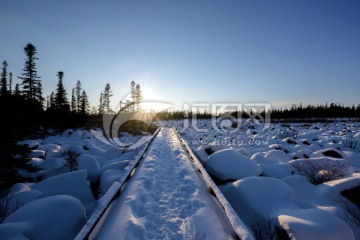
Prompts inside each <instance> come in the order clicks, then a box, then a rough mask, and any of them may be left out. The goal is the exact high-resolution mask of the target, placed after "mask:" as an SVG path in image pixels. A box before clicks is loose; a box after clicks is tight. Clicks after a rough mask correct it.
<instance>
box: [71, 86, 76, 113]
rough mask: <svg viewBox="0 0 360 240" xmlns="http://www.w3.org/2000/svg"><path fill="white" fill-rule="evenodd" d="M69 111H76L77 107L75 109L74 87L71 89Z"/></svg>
mask: <svg viewBox="0 0 360 240" xmlns="http://www.w3.org/2000/svg"><path fill="white" fill-rule="evenodd" d="M71 111H72V112H77V109H76V98H75V89H74V88H73V89H72V90H71Z"/></svg>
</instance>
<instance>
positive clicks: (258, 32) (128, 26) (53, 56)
mask: <svg viewBox="0 0 360 240" xmlns="http://www.w3.org/2000/svg"><path fill="white" fill-rule="evenodd" d="M359 13H360V1H357V0H321V1H320V0H302V1H300V0H299V1H295V0H291V1H290V0H275V1H268V0H262V1H260V0H251V1H250V0H225V1H219V0H216V1H214V0H206V1H205V0H197V1H194V0H181V1H180V0H152V1H151V0H131V1H130V0H128V1H119V0H118V1H115V0H103V1H100V0H91V1H90V0H88V1H86V0H77V1H73V0H65V1H48V0H36V1H28V0H2V1H1V3H0V32H1V37H0V61H1V62H2V61H4V60H7V61H8V64H9V70H10V71H11V72H13V74H14V76H19V75H20V74H21V69H22V67H23V65H24V60H25V55H24V53H23V47H24V46H25V45H26V44H27V43H29V42H31V43H32V44H34V45H35V46H36V47H37V49H38V57H39V61H38V63H37V67H38V72H39V75H40V76H41V77H42V82H43V86H44V92H45V94H49V93H50V92H51V91H52V90H55V88H56V83H57V77H56V74H57V72H58V71H64V73H65V78H64V84H65V86H66V87H67V89H68V93H70V92H71V88H72V87H74V86H75V83H76V81H77V80H80V81H81V82H82V86H83V88H85V90H86V91H87V92H88V95H90V96H91V102H92V104H93V105H97V104H98V98H99V95H100V92H101V90H102V89H103V88H104V86H105V84H106V83H107V82H109V83H110V85H111V87H112V90H113V92H114V96H113V97H112V101H113V103H115V102H118V101H119V100H121V98H123V97H124V96H126V94H127V93H128V92H129V85H130V82H131V81H136V82H137V83H139V84H140V85H141V86H142V89H143V92H144V96H145V100H148V101H165V102H168V103H173V104H175V105H181V104H182V103H211V102H235V101H238V102H242V103H249V102H271V103H273V104H275V105H283V104H290V103H300V102H301V103H303V104H308V103H311V104H317V103H325V102H337V103H343V104H345V105H352V104H355V105H357V104H359V103H360V94H359V89H360V14H359Z"/></svg>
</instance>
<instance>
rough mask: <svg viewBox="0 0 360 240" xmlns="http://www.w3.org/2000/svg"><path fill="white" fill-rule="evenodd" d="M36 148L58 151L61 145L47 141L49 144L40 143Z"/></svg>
mask: <svg viewBox="0 0 360 240" xmlns="http://www.w3.org/2000/svg"><path fill="white" fill-rule="evenodd" d="M38 150H43V151H46V152H48V151H56V152H59V151H60V150H61V147H60V146H59V145H58V144H53V143H49V144H45V145H40V146H39V147H38Z"/></svg>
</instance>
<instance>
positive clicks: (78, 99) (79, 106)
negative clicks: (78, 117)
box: [75, 80, 82, 112]
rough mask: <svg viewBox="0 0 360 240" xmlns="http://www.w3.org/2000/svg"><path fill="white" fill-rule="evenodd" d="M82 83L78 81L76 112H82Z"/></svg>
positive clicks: (76, 87)
mask: <svg viewBox="0 0 360 240" xmlns="http://www.w3.org/2000/svg"><path fill="white" fill-rule="evenodd" d="M81 90H82V88H81V82H80V80H78V81H77V82H76V86H75V99H76V112H80V108H81Z"/></svg>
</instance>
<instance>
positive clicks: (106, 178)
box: [100, 170, 122, 194]
mask: <svg viewBox="0 0 360 240" xmlns="http://www.w3.org/2000/svg"><path fill="white" fill-rule="evenodd" d="M121 175H122V171H119V170H105V171H103V172H102V173H101V176H100V189H101V194H105V192H106V191H107V190H108V189H109V188H110V186H111V185H112V184H113V183H114V182H115V181H117V180H119V179H120V178H121Z"/></svg>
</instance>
